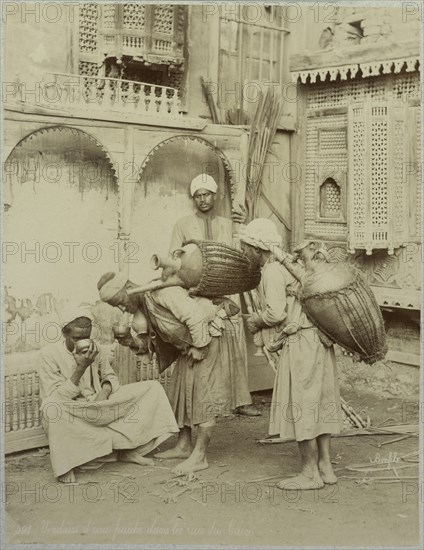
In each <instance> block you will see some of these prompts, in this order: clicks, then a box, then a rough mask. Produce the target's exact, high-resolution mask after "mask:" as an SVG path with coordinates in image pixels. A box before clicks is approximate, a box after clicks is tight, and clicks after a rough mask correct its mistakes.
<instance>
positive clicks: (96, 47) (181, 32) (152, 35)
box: [78, 3, 187, 76]
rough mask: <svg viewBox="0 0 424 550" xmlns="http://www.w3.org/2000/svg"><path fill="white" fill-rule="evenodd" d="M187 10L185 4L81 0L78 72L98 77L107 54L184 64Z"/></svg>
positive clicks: (153, 61) (151, 61)
mask: <svg viewBox="0 0 424 550" xmlns="http://www.w3.org/2000/svg"><path fill="white" fill-rule="evenodd" d="M186 12H187V7H186V6H183V5H171V4H158V5H149V4H141V3H120V4H94V3H81V4H80V6H79V20H78V51H79V67H78V69H79V71H78V72H79V74H83V75H87V76H96V75H97V72H98V64H99V63H102V62H103V60H104V59H105V57H107V56H111V57H116V58H121V57H122V56H123V55H127V56H132V57H135V58H139V59H138V60H139V61H142V60H145V61H148V62H149V63H157V64H166V65H169V64H175V65H183V63H184V40H185V23H186Z"/></svg>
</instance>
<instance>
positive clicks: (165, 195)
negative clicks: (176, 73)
mask: <svg viewBox="0 0 424 550" xmlns="http://www.w3.org/2000/svg"><path fill="white" fill-rule="evenodd" d="M204 172H206V173H208V174H209V175H211V176H212V177H213V178H214V179H215V181H216V182H217V184H218V192H217V202H216V211H217V213H218V214H219V215H222V216H228V217H229V216H230V214H231V191H230V189H231V184H232V182H231V167H230V164H229V161H228V159H227V158H226V157H225V155H224V154H223V153H222V152H221V151H220V150H219V149H217V148H216V147H214V146H213V145H212V144H211V143H209V142H208V141H206V140H204V139H202V138H199V137H197V136H187V135H179V136H174V137H172V138H169V139H167V140H164V141H163V142H161V143H159V144H158V145H157V146H156V147H155V148H154V149H152V151H151V152H150V154H149V155H148V157H147V158H146V161H145V162H144V164H143V166H142V168H141V172H140V178H139V181H138V183H137V185H136V188H135V193H134V202H133V212H132V224H131V239H130V240H131V242H132V243H133V244H132V245H131V246H133V247H136V248H137V254H135V253H134V256H136V257H137V258H139V259H140V261H138V262H135V263H133V262H131V263H130V276H131V278H132V279H133V280H134V281H135V282H140V283H142V282H144V281H147V280H150V279H151V278H153V277H156V276H157V274H156V273H155V272H154V271H152V269H151V268H150V265H149V260H150V257H151V256H152V254H154V253H157V254H159V255H164V256H166V255H167V254H168V251H169V243H170V238H171V233H172V229H173V226H174V224H175V222H176V221H177V220H178V219H179V218H181V217H182V216H186V215H189V214H191V213H193V212H194V209H193V203H192V199H191V197H190V193H189V186H190V182H191V180H192V179H193V178H194V177H195V176H197V175H199V174H201V173H204Z"/></svg>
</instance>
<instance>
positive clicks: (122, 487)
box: [4, 392, 421, 548]
mask: <svg viewBox="0 0 424 550" xmlns="http://www.w3.org/2000/svg"><path fill="white" fill-rule="evenodd" d="M343 395H344V397H345V399H346V400H347V401H348V403H349V404H351V405H352V406H354V408H355V410H356V411H357V412H359V413H360V414H361V415H362V416H363V417H364V418H366V416H367V415H369V416H370V418H371V420H372V423H373V425H376V424H378V423H380V422H382V421H384V420H386V419H388V418H391V419H392V422H391V423H395V424H401V423H415V422H418V403H417V402H416V401H405V400H403V401H402V400H399V399H396V398H393V399H377V398H376V397H375V396H371V395H364V394H363V392H361V394H360V395H359V394H356V393H355V392H350V393H349V394H346V392H344V394H343ZM270 400H271V393H270V392H263V393H260V394H256V395H255V396H254V401H255V403H256V404H257V405H258V406H259V407H260V408H261V410H262V412H263V416H262V417H260V418H246V417H235V416H234V417H229V418H225V419H222V420H221V421H220V424H219V427H218V428H217V429H216V434H215V435H214V437H213V440H212V443H211V446H210V460H209V464H210V467H209V469H208V470H205V471H203V472H199V473H198V477H197V478H195V479H192V480H188V479H187V478H186V479H184V478H176V477H174V476H173V474H172V473H171V470H170V469H169V467H170V466H173V465H176V464H177V463H178V462H177V461H175V460H172V461H162V462H159V461H157V466H156V467H155V468H143V467H141V466H137V465H133V464H122V463H108V464H104V465H103V466H102V467H100V468H99V469H96V470H86V471H83V472H80V473H79V474H77V475H78V480H79V484H78V485H72V486H63V485H61V484H58V483H56V482H55V479H54V478H53V476H52V473H51V469H50V462H49V455H48V452H47V450H46V449H39V450H37V449H36V450H34V451H29V452H24V453H18V454H15V455H10V456H7V457H6V461H5V476H6V490H7V492H8V493H9V494H8V497H7V504H6V537H5V539H4V540H5V542H7V543H9V544H10V543H15V544H22V543H42V544H55V545H56V544H66V545H70V544H90V543H97V544H104V545H105V544H110V545H112V547H113V545H116V546H118V545H121V544H137V545H143V544H146V545H147V544H158V545H161V546H162V545H164V544H174V545H183V547H187V545H188V544H191V545H195V546H198V545H223V546H224V545H248V546H257V547H260V548H264V547H266V546H277V547H283V546H312V547H315V548H316V547H318V546H336V547H339V548H340V547H342V546H343V547H345V546H378V547H382V546H387V547H391V548H400V547H402V546H416V547H421V545H420V544H419V509H418V502H419V496H418V486H419V482H418V479H417V476H418V464H417V463H414V462H407V461H404V460H402V459H401V457H403V456H405V455H408V454H410V453H413V452H414V451H417V450H418V438H417V437H409V438H407V439H403V440H402V441H398V442H394V443H389V444H386V445H381V444H382V443H384V442H386V441H391V440H393V439H396V438H397V437H400V436H394V435H384V436H355V437H340V438H336V439H334V440H333V453H332V454H333V460H334V463H335V467H336V473H337V474H338V476H339V483H338V485H336V486H325V488H324V489H321V490H316V491H304V492H303V493H302V492H297V491H285V492H283V491H281V490H279V489H277V488H275V486H274V484H275V482H276V481H278V478H279V477H284V476H290V475H293V474H295V473H296V472H297V470H298V459H299V457H298V452H297V446H296V444H295V443H292V442H290V443H284V444H272V445H260V444H258V443H257V442H256V441H255V440H256V439H259V438H262V437H264V436H266V434H267V433H268V432H267V428H268V420H269V403H270ZM171 443H172V441H170V442H168V443H167V444H166V445H164V447H163V448H166V447H167V446H170V445H171ZM358 463H369V465H370V468H374V469H375V468H381V470H379V471H372V472H367V473H364V472H358V471H354V470H348V469H347V468H349V467H352V466H354V465H355V464H358ZM393 468H394V469H395V470H393ZM396 475H398V476H399V477H400V478H402V477H406V479H405V480H403V481H402V480H401V481H397V482H395V483H390V482H389V483H387V481H386V482H385V481H384V480H380V481H379V482H377V481H371V480H370V478H371V477H375V476H378V477H385V478H388V479H393V478H395V476H396ZM269 478H273V479H269Z"/></svg>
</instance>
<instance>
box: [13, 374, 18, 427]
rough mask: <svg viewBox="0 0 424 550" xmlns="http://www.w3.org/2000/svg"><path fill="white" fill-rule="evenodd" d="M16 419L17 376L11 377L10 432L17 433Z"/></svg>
mask: <svg viewBox="0 0 424 550" xmlns="http://www.w3.org/2000/svg"><path fill="white" fill-rule="evenodd" d="M18 422H19V417H18V375H17V374H13V375H12V431H17V430H18V427H19V424H18Z"/></svg>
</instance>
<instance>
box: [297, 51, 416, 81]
mask: <svg viewBox="0 0 424 550" xmlns="http://www.w3.org/2000/svg"><path fill="white" fill-rule="evenodd" d="M419 67H420V52H419V44H418V43H417V41H416V40H415V41H413V42H411V41H409V42H404V43H400V44H398V43H385V44H384V45H379V46H375V45H373V46H369V45H366V46H361V45H359V46H358V45H356V46H347V47H345V48H338V49H337V50H335V49H331V50H319V51H316V52H305V53H303V54H296V55H293V56H292V57H291V60H290V69H291V77H292V81H293V82H297V81H298V80H300V82H301V83H302V84H306V83H309V84H315V83H316V82H324V81H325V80H326V79H327V77H328V76H329V77H330V81H334V80H336V79H338V78H340V79H341V80H349V79H351V78H355V77H356V76H358V75H360V76H361V77H362V78H367V77H370V76H379V75H381V74H396V73H400V72H401V71H402V70H404V69H405V70H406V72H414V71H418V70H419Z"/></svg>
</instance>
